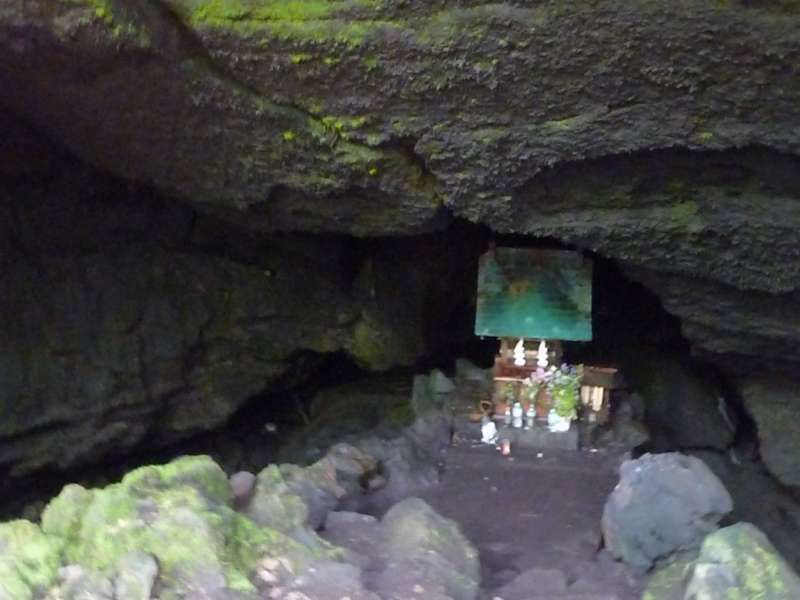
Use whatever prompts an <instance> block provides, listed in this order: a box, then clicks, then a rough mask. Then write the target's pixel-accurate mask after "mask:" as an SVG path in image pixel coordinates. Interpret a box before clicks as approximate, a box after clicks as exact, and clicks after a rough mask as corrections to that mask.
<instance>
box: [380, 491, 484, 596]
mask: <svg viewBox="0 0 800 600" xmlns="http://www.w3.org/2000/svg"><path fill="white" fill-rule="evenodd" d="M382 525H383V530H384V535H385V536H386V542H385V543H386V551H387V553H388V566H387V568H386V569H385V570H384V572H383V573H382V574H381V575H380V577H379V580H378V582H377V586H378V587H377V588H376V589H377V591H378V593H379V594H381V593H382V592H381V590H382V589H383V590H386V591H387V592H388V591H389V590H393V589H394V588H393V587H392V586H393V585H395V584H397V583H398V581H400V580H403V581H404V582H405V585H404V586H403V587H398V588H397V589H398V590H403V589H405V588H408V592H407V593H408V594H409V595H408V597H409V598H410V597H413V595H412V592H413V587H414V586H415V585H418V586H421V587H422V588H424V589H425V590H428V591H429V592H430V593H438V594H443V595H445V594H446V595H448V596H451V597H452V598H454V599H455V600H471V599H473V598H476V596H477V592H478V584H479V582H480V565H479V562H478V552H477V550H475V548H474V547H473V546H472V544H470V542H469V541H468V540H467V539H466V538H465V537H464V534H463V533H461V531H460V529H459V527H458V525H457V524H456V523H455V522H453V521H451V520H449V519H445V518H444V517H442V516H440V515H439V514H437V513H436V512H435V511H434V510H433V509H432V508H431V507H430V506H429V505H428V504H426V503H425V502H424V501H422V500H420V499H419V498H408V499H406V500H403V501H401V502H399V503H398V504H395V505H394V506H393V507H392V508H391V509H389V512H387V513H386V515H385V516H384V517H383V519H382ZM403 578H404V579H403ZM401 593H402V592H401ZM404 597H405V596H404Z"/></svg>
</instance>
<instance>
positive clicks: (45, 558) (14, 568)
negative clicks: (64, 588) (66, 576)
mask: <svg viewBox="0 0 800 600" xmlns="http://www.w3.org/2000/svg"><path fill="white" fill-rule="evenodd" d="M61 550H62V542H61V540H59V539H58V538H54V537H50V536H47V535H45V534H44V533H43V532H42V530H41V529H40V528H39V526H38V525H35V524H34V523H31V522H30V521H22V520H19V521H10V522H8V523H3V524H0V600H28V599H29V598H30V599H33V598H35V597H38V596H39V595H40V594H41V593H42V592H43V591H45V590H46V589H47V588H48V587H49V586H50V585H52V583H53V582H54V580H55V578H56V575H57V573H58V567H59V565H60V558H61Z"/></svg>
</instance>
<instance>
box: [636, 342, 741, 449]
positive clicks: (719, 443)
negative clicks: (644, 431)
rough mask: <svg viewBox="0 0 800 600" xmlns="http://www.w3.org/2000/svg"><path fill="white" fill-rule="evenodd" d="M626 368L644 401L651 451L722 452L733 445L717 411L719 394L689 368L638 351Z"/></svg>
mask: <svg viewBox="0 0 800 600" xmlns="http://www.w3.org/2000/svg"><path fill="white" fill-rule="evenodd" d="M625 367H626V369H625V374H626V377H628V378H629V379H630V382H631V385H632V387H634V388H635V389H636V390H637V391H638V394H639V395H640V396H641V398H642V400H643V403H644V410H645V419H644V422H645V425H647V426H648V430H649V433H650V437H651V440H650V445H651V447H653V448H655V449H657V450H659V451H664V450H674V449H676V448H717V449H720V450H724V449H725V448H727V447H728V446H729V445H730V443H731V442H732V441H733V431H732V430H731V429H730V428H729V427H728V425H727V423H726V422H725V420H724V418H723V417H722V415H721V414H720V412H719V406H718V404H719V400H718V399H719V393H718V391H717V390H716V389H715V388H713V387H712V386H710V385H709V384H707V383H706V382H705V381H703V380H702V379H701V378H700V377H699V376H698V375H697V374H696V373H694V372H692V371H691V370H690V369H689V368H688V367H687V366H686V365H684V364H682V363H681V362H679V361H678V360H677V359H675V358H673V357H670V356H666V355H662V354H659V353H656V352H649V351H644V350H642V349H639V348H637V352H636V354H635V355H632V356H630V357H628V358H627V359H626V364H625Z"/></svg>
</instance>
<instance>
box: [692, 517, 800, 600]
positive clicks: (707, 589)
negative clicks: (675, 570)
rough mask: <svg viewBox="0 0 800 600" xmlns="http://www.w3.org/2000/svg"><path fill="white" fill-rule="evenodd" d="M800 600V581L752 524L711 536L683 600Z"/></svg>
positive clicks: (733, 527) (717, 532) (738, 524)
mask: <svg viewBox="0 0 800 600" xmlns="http://www.w3.org/2000/svg"><path fill="white" fill-rule="evenodd" d="M729 598H759V599H763V600H794V599H796V598H800V577H798V575H797V573H795V572H794V571H793V570H792V569H791V567H790V566H789V565H788V564H787V563H786V561H784V560H783V558H782V557H781V556H780V554H778V552H777V550H775V547H774V546H773V545H772V544H771V543H770V541H769V540H768V539H767V537H766V536H765V535H764V534H763V533H762V532H761V531H760V530H759V529H758V528H756V527H755V526H753V525H751V524H750V523H737V524H736V525H731V526H730V527H725V528H723V529H720V530H719V531H715V532H714V533H712V534H710V535H708V537H706V539H705V540H704V541H703V545H702V547H701V548H700V555H699V556H698V558H697V560H696V561H695V563H694V567H693V570H692V572H691V576H690V577H689V580H688V583H687V585H686V592H685V595H684V600H728V599H729Z"/></svg>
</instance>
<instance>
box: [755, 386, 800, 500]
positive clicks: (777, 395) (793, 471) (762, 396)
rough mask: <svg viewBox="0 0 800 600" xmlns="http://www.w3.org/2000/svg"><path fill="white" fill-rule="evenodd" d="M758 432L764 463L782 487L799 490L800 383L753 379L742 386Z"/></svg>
mask: <svg viewBox="0 0 800 600" xmlns="http://www.w3.org/2000/svg"><path fill="white" fill-rule="evenodd" d="M740 391H741V394H742V400H743V402H744V405H745V407H746V408H747V410H748V412H749V413H750V415H751V416H752V417H753V419H754V420H755V423H756V427H757V428H758V441H759V451H760V454H761V459H762V460H763V461H764V464H765V465H766V467H767V469H769V471H770V473H772V474H773V475H774V476H775V477H777V478H778V479H779V480H780V481H781V482H782V483H783V484H785V485H791V486H800V424H799V423H800V409H798V401H800V381H798V380H793V379H788V378H785V377H784V378H778V377H775V378H764V377H762V378H752V379H747V380H745V381H744V382H743V383H742V384H741V385H740Z"/></svg>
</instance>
